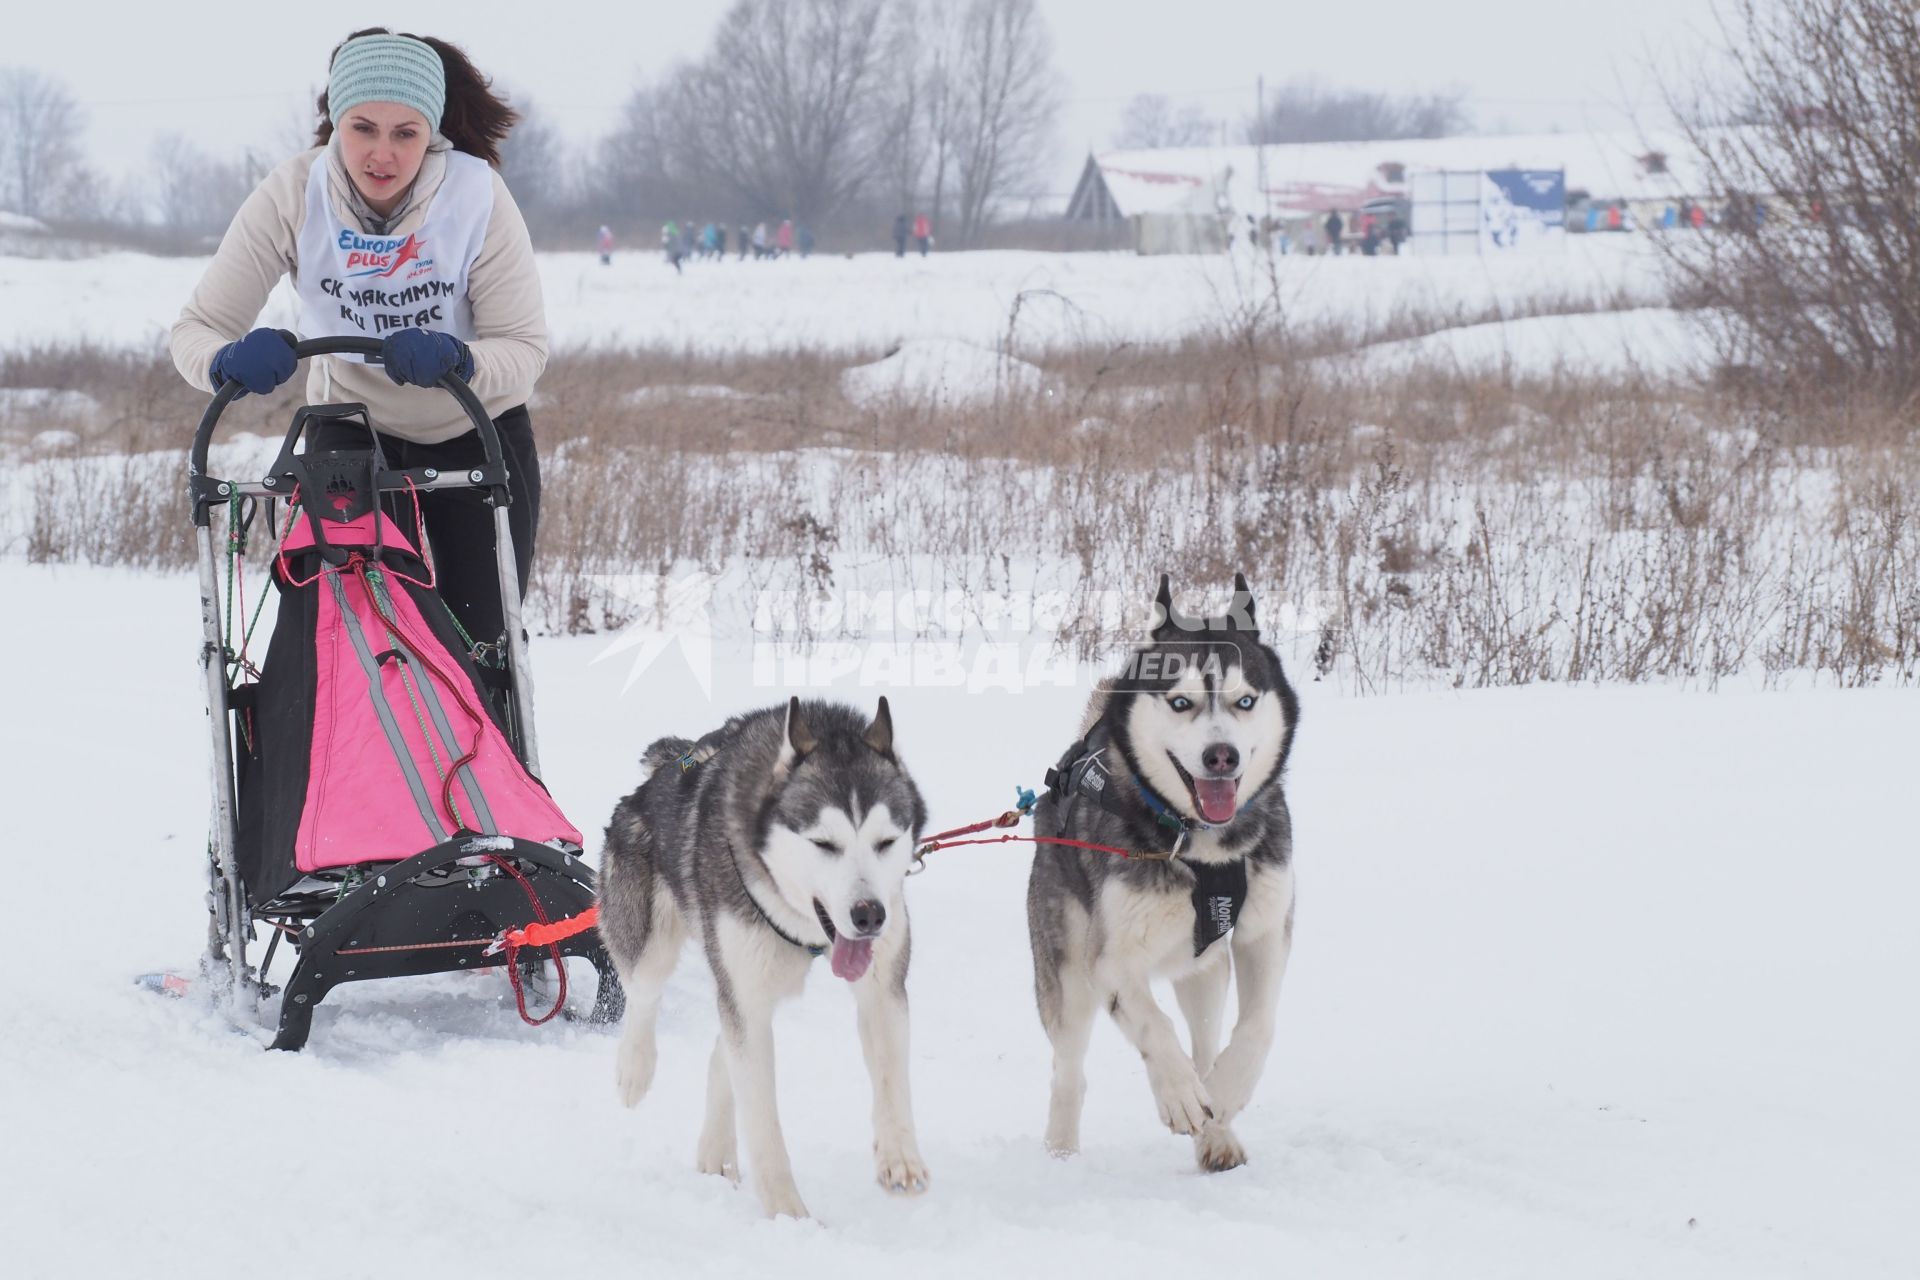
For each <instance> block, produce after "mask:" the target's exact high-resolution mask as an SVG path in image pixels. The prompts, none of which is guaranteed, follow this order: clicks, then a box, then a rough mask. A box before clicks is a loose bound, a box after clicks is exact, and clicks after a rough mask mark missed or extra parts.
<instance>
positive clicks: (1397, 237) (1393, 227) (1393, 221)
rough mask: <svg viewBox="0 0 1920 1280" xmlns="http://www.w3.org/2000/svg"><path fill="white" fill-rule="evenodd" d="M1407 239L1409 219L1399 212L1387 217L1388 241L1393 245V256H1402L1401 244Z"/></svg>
mask: <svg viewBox="0 0 1920 1280" xmlns="http://www.w3.org/2000/svg"><path fill="white" fill-rule="evenodd" d="M1406 241H1407V220H1406V219H1405V218H1403V217H1401V216H1400V215H1399V214H1397V213H1396V214H1394V215H1393V216H1392V217H1391V218H1388V219H1387V243H1388V244H1390V245H1392V246H1393V256H1394V257H1396V258H1397V257H1399V256H1400V246H1401V245H1403V244H1405V243H1406Z"/></svg>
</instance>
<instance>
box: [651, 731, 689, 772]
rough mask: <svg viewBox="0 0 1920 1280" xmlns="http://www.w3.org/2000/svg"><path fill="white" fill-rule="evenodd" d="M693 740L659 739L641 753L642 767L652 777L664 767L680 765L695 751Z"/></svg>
mask: <svg viewBox="0 0 1920 1280" xmlns="http://www.w3.org/2000/svg"><path fill="white" fill-rule="evenodd" d="M693 749H694V743H693V739H691V738H659V739H656V740H655V741H654V743H653V745H651V746H649V747H648V748H647V749H646V750H645V751H643V752H641V753H640V767H641V768H642V769H644V770H645V771H646V775H647V776H648V777H652V776H653V774H654V771H655V770H657V769H659V768H660V767H661V766H663V765H670V764H678V763H679V762H680V761H681V760H684V759H686V758H687V756H688V755H689V754H690V753H691V752H692V751H693Z"/></svg>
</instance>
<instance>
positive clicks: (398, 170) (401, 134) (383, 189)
mask: <svg viewBox="0 0 1920 1280" xmlns="http://www.w3.org/2000/svg"><path fill="white" fill-rule="evenodd" d="M339 133H340V157H341V159H342V160H344V161H345V162H346V166H347V173H348V174H349V175H350V176H351V177H352V178H353V185H354V186H355V188H357V189H358V190H359V192H360V196H361V198H362V199H363V200H365V201H366V202H367V204H368V206H369V207H370V208H372V210H373V211H374V212H375V213H383V214H384V213H392V212H393V210H394V207H395V206H396V205H398V204H399V203H400V197H401V196H403V195H405V194H406V192H407V188H408V187H410V186H412V185H413V180H414V178H415V177H416V176H417V175H418V174H419V172H420V162H421V161H422V160H424V159H426V156H427V144H428V143H429V142H431V141H433V130H432V129H430V128H428V127H427V118H426V117H425V116H423V115H421V114H420V113H419V112H418V111H415V110H414V109H413V108H412V107H407V106H402V105H401V104H399V103H398V102H363V103H361V104H360V105H359V106H357V107H354V108H353V109H352V110H350V111H348V112H347V115H346V118H345V119H344V120H342V121H341V122H340V128H339Z"/></svg>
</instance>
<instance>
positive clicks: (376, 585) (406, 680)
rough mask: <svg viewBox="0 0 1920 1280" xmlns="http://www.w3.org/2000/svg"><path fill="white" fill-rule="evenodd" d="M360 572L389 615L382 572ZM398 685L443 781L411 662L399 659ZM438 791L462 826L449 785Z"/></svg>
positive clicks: (390, 637)
mask: <svg viewBox="0 0 1920 1280" xmlns="http://www.w3.org/2000/svg"><path fill="white" fill-rule="evenodd" d="M364 573H365V574H366V579H367V585H368V586H369V587H371V588H372V589H373V594H374V597H375V598H376V599H377V600H379V602H380V611H381V613H382V614H383V615H385V616H386V617H392V616H393V614H394V608H393V597H392V596H390V595H388V594H387V583H386V575H385V574H383V573H381V572H380V570H378V569H375V568H372V567H369V568H367V569H366V570H364ZM381 625H382V628H383V629H384V630H385V631H386V633H387V643H388V644H390V645H392V646H393V647H394V649H395V651H396V652H404V651H405V650H406V646H405V645H403V644H402V643H401V641H400V637H399V635H398V634H396V633H395V631H394V629H393V628H392V627H390V626H387V625H386V624H385V623H384V621H383V622H382V624H381ZM400 687H401V688H403V689H405V690H406V691H407V702H408V703H409V704H410V705H411V706H412V707H413V718H414V721H415V723H417V724H418V725H419V726H420V737H421V738H422V740H424V741H425V742H426V744H427V757H428V759H430V760H432V761H433V771H434V773H435V774H437V775H438V776H439V778H440V781H441V782H442V783H445V782H446V780H447V766H446V765H444V764H442V763H441V761H440V752H439V750H438V749H437V748H436V747H435V746H434V736H433V730H432V729H430V728H428V727H427V713H426V709H425V707H423V706H422V704H421V700H420V697H419V690H418V688H417V687H416V684H415V677H414V674H413V667H412V664H411V663H408V662H404V661H403V662H402V663H401V665H400ZM449 750H451V748H449ZM440 790H441V794H442V798H443V799H445V800H446V802H447V809H448V813H449V816H450V817H452V819H453V822H454V825H455V826H457V827H464V826H466V825H467V824H466V823H465V822H464V821H463V820H462V819H461V817H460V806H459V804H457V803H456V802H455V801H454V798H453V790H452V788H450V787H446V786H442V787H441V789H440Z"/></svg>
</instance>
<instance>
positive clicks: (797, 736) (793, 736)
mask: <svg viewBox="0 0 1920 1280" xmlns="http://www.w3.org/2000/svg"><path fill="white" fill-rule="evenodd" d="M786 739H787V750H786V752H784V753H783V754H785V755H786V757H787V759H788V760H789V761H793V760H798V759H799V758H800V757H801V756H804V755H806V754H807V753H808V752H809V751H812V750H813V749H814V748H815V747H817V746H819V745H820V744H819V742H818V740H816V739H815V738H814V736H813V730H811V729H809V728H808V727H807V722H806V721H805V720H802V719H801V718H800V699H799V696H798V695H796V696H794V697H793V698H791V699H789V700H788V702H787V732H786Z"/></svg>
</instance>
